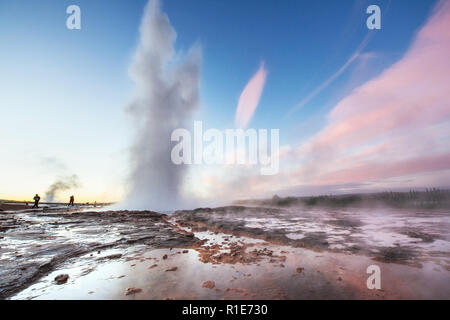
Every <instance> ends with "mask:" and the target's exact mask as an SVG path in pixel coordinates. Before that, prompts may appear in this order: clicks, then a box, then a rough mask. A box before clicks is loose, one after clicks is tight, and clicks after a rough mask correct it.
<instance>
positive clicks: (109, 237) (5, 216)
mask: <svg viewBox="0 0 450 320" xmlns="http://www.w3.org/2000/svg"><path fill="white" fill-rule="evenodd" d="M449 219H450V215H449V214H448V213H445V212H438V211H433V212H431V211H429V212H408V211H402V210H396V211H393V210H389V211H388V210H381V209H379V210H368V211H364V210H362V209H353V210H352V209H346V210H332V211H330V210H321V209H314V210H308V211H306V210H305V211H303V210H301V209H298V208H297V209H274V208H244V207H224V208H216V209H197V210H193V211H179V212H176V213H174V214H172V215H170V216H165V215H161V214H157V213H154V212H150V211H147V212H125V211H122V212H112V211H104V212H93V211H92V212H84V211H73V212H65V209H64V210H63V209H60V210H55V211H53V212H15V213H5V212H3V213H2V214H0V254H1V257H0V297H1V298H9V299H430V298H437V299H450V286H449V284H450V268H449V266H450V253H449V251H450V242H449V241H450V239H449V235H448V230H449V223H450V220H449ZM374 264H375V265H378V266H379V267H380V269H381V286H382V288H381V290H369V289H368V288H367V285H366V281H367V278H368V277H369V274H367V273H366V269H367V267H368V266H370V265H374ZM62 275H67V276H68V277H66V276H63V277H62V278H61V277H60V278H57V277H58V276H62ZM55 278H56V279H59V280H61V281H60V282H61V283H60V284H58V281H56V280H55Z"/></svg>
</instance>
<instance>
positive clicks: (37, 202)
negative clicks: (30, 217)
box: [33, 193, 41, 208]
mask: <svg viewBox="0 0 450 320" xmlns="http://www.w3.org/2000/svg"><path fill="white" fill-rule="evenodd" d="M33 200H34V206H33V208H39V200H41V197H39V195H38V194H37V193H36V195H35V196H34V198H33Z"/></svg>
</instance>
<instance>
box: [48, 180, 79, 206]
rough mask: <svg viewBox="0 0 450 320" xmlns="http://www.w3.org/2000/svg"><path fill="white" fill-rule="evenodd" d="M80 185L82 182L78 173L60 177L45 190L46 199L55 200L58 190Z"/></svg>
mask: <svg viewBox="0 0 450 320" xmlns="http://www.w3.org/2000/svg"><path fill="white" fill-rule="evenodd" d="M79 185H80V183H79V181H78V176H77V175H76V174H74V175H71V176H66V177H62V178H59V179H58V180H56V181H55V182H54V183H53V184H52V185H51V186H50V187H49V188H48V189H47V191H46V192H45V201H47V202H53V201H54V200H55V196H56V195H57V194H58V192H60V191H66V190H69V189H72V188H78V187H79Z"/></svg>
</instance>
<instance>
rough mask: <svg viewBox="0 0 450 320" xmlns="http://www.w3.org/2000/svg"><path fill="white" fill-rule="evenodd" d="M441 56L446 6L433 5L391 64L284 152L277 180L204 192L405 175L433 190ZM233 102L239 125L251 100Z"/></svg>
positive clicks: (445, 172) (443, 112)
mask: <svg viewBox="0 0 450 320" xmlns="http://www.w3.org/2000/svg"><path fill="white" fill-rule="evenodd" d="M449 57H450V1H441V2H439V3H438V5H437V6H436V8H435V10H434V12H433V14H432V16H431V17H430V18H429V19H428V21H427V22H426V24H425V25H424V26H423V27H422V28H421V29H420V30H419V31H418V33H417V34H416V37H415V39H414V41H413V42H412V44H411V47H410V48H409V49H408V50H407V52H406V53H405V55H404V56H403V57H402V58H401V59H400V60H399V61H398V62H397V63H395V64H393V65H392V66H390V67H389V68H387V69H386V70H385V71H384V72H382V73H381V74H380V75H379V76H377V77H375V78H374V79H372V80H370V81H368V82H366V83H364V84H363V85H361V86H360V87H358V88H356V89H355V90H353V91H352V92H351V93H350V94H349V95H347V96H346V97H345V98H344V99H342V100H341V101H340V102H339V103H338V104H337V105H336V106H335V107H334V108H333V109H332V110H331V111H330V112H329V114H328V117H327V124H326V125H325V126H324V127H323V128H322V129H321V130H320V131H318V132H317V133H316V134H315V135H313V136H312V137H311V138H310V139H309V140H308V141H306V142H305V143H303V144H302V145H300V146H299V147H297V148H293V149H292V150H289V149H286V150H285V151H286V152H285V153H284V154H283V159H282V161H281V162H280V173H279V174H278V175H275V176H259V175H257V174H255V173H254V172H250V171H244V172H242V174H239V175H236V176H233V179H231V178H230V179H228V180H224V179H221V181H220V183H217V184H215V185H214V186H212V190H211V191H212V193H213V194H217V193H214V192H215V190H214V189H217V188H220V191H221V195H223V197H224V198H227V197H228V198H236V197H238V198H245V197H249V196H250V197H251V196H253V197H260V196H262V195H264V196H267V195H270V194H274V193H278V192H279V191H280V190H281V191H282V190H294V189H295V188H297V190H299V189H298V188H299V187H304V189H305V190H306V189H308V188H309V189H311V188H312V189H314V188H315V187H317V188H315V189H314V190H316V191H315V192H316V193H317V190H318V188H324V189H323V190H327V192H330V190H331V189H330V188H328V186H333V185H364V186H365V187H364V188H366V189H365V190H370V187H371V186H374V187H376V188H378V189H380V188H381V189H382V188H391V187H395V185H394V183H397V182H396V181H400V180H402V179H403V178H405V177H407V179H408V182H407V183H408V185H409V186H411V187H420V186H423V187H435V186H439V183H442V181H443V178H442V177H448V176H449V175H450V144H449V143H448V141H450V98H449V93H450V59H449ZM255 77H256V75H255ZM252 81H253V79H252ZM252 81H250V83H251V82H252ZM262 82H263V81H262ZM250 83H249V85H247V86H250ZM262 86H263V85H261V91H262ZM246 91H247V88H246V89H245V90H244V92H243V94H242V96H241V100H244V99H243V96H244V93H245V92H246ZM248 91H250V90H248ZM259 96H260V94H259V95H258V99H259ZM246 99H248V98H246ZM258 99H256V101H257V100H258ZM241 100H240V104H239V107H238V110H239V109H240V110H241V111H240V117H239V119H240V122H239V123H240V124H244V126H245V125H246V124H247V123H248V121H249V119H250V118H251V115H252V114H253V112H254V109H255V108H256V105H257V102H255V103H254V104H253V105H254V107H253V108H244V107H243V105H247V106H248V104H244V103H243V104H241ZM244 110H245V111H246V112H247V114H249V116H247V117H244V115H243V113H244ZM237 119H238V117H237ZM242 119H248V120H246V121H243V120H242ZM237 123H238V121H237ZM224 176H226V177H230V176H231V175H230V174H228V172H227V173H224ZM403 180H404V179H403ZM399 183H405V182H399ZM433 183H436V185H433ZM404 186H405V184H403V185H402V187H404ZM313 187H314V188H313ZM327 188H328V189H327ZM312 189H311V190H312Z"/></svg>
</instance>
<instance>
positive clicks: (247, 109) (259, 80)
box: [235, 62, 267, 128]
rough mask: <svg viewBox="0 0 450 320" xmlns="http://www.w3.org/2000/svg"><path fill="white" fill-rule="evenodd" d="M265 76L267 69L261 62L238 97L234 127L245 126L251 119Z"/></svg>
mask: <svg viewBox="0 0 450 320" xmlns="http://www.w3.org/2000/svg"><path fill="white" fill-rule="evenodd" d="M266 77H267V71H266V69H265V68H264V62H263V63H261V66H260V67H259V70H258V71H257V72H256V74H255V75H254V76H253V77H252V78H251V79H250V81H249V82H248V83H247V85H246V86H245V88H244V90H243V91H242V93H241V96H240V97H239V102H238V106H237V109H236V118H235V123H236V127H238V128H245V127H246V126H247V125H248V123H249V122H250V120H251V119H252V117H253V114H254V113H255V110H256V107H257V106H258V104H259V99H260V98H261V94H262V92H263V89H264V84H265V82H266Z"/></svg>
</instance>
